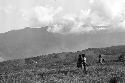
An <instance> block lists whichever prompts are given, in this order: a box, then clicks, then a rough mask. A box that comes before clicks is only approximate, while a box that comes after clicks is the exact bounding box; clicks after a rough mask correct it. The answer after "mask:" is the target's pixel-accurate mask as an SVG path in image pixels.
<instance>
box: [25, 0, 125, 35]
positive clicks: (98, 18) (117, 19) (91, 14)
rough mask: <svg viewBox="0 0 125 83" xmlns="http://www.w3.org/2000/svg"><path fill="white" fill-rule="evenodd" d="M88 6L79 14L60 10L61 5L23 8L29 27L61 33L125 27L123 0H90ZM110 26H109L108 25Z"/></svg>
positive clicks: (124, 2)
mask: <svg viewBox="0 0 125 83" xmlns="http://www.w3.org/2000/svg"><path fill="white" fill-rule="evenodd" d="M89 4H90V7H89V8H88V9H84V10H83V9H82V10H81V12H80V14H72V13H71V14H69V13H65V14H63V15H62V16H61V15H60V12H61V11H62V10H63V8H62V7H57V8H53V7H50V6H37V7H34V8H31V9H27V10H23V16H24V18H25V19H27V20H28V23H30V24H29V25H30V26H31V27H37V26H38V27H42V26H49V28H48V29H47V31H49V32H52V33H61V34H72V33H76V34H79V33H80V34H81V33H83V34H84V33H89V32H92V31H100V30H107V31H110V30H112V29H117V30H118V29H125V12H124V10H125V5H124V4H125V1H124V0H115V1H113V0H110V1H109V0H90V1H89ZM109 26H110V27H109Z"/></svg>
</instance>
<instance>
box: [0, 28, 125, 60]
mask: <svg viewBox="0 0 125 83" xmlns="http://www.w3.org/2000/svg"><path fill="white" fill-rule="evenodd" d="M46 29H47V28H46V27H42V28H29V27H27V28H24V29H21V30H13V31H9V32H6V33H1V34H0V57H2V58H3V59H4V60H10V59H19V58H27V57H35V56H39V55H46V54H50V53H60V52H75V51H78V50H83V49H86V48H95V47H107V46H112V45H125V37H124V35H125V33H124V32H106V31H96V32H90V33H84V34H59V33H52V32H48V31H47V30H46Z"/></svg>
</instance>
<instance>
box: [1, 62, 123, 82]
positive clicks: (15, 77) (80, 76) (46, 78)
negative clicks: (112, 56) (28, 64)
mask: <svg viewBox="0 0 125 83" xmlns="http://www.w3.org/2000/svg"><path fill="white" fill-rule="evenodd" d="M111 64H112V65H111ZM111 64H110V65H109V64H107V63H105V64H103V65H100V64H95V65H91V66H88V67H87V74H85V73H84V72H83V71H82V70H81V69H78V68H77V67H76V64H75V63H73V64H68V65H56V66H51V67H49V68H37V67H35V68H33V69H24V70H22V71H19V72H14V73H8V74H7V73H4V74H2V75H1V78H0V80H1V83H125V66H124V63H123V62H116V63H111ZM112 80H115V82H111V81H112ZM117 81H118V82H117Z"/></svg>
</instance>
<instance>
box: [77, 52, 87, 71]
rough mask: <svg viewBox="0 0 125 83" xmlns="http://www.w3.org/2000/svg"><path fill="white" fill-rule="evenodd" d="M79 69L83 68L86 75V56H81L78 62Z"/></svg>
mask: <svg viewBox="0 0 125 83" xmlns="http://www.w3.org/2000/svg"><path fill="white" fill-rule="evenodd" d="M77 67H78V68H81V69H82V68H83V69H84V72H85V73H86V58H85V54H82V55H79V58H78V61H77Z"/></svg>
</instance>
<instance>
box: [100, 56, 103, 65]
mask: <svg viewBox="0 0 125 83" xmlns="http://www.w3.org/2000/svg"><path fill="white" fill-rule="evenodd" d="M102 61H103V59H102V55H101V54H99V63H101V64H102Z"/></svg>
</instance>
